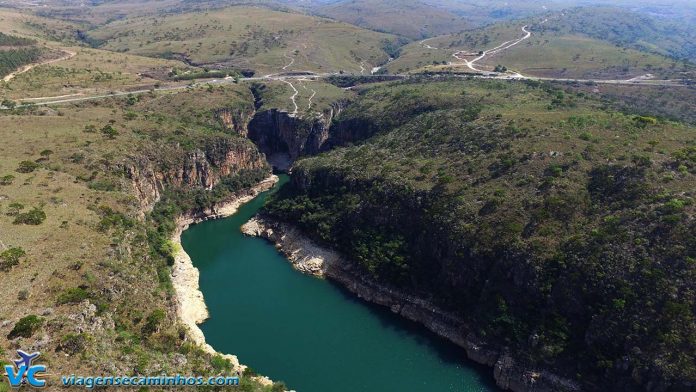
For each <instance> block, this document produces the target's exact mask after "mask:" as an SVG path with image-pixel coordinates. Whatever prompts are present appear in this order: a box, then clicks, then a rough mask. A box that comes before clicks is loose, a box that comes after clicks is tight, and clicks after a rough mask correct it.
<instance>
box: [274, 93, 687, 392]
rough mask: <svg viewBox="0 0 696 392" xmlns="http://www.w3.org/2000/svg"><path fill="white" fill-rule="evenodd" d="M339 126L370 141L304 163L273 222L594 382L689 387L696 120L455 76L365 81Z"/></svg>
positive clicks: (535, 357) (534, 358) (487, 335)
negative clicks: (691, 123)
mask: <svg viewBox="0 0 696 392" xmlns="http://www.w3.org/2000/svg"><path fill="white" fill-rule="evenodd" d="M561 96H562V97H561ZM559 97H561V98H559ZM559 101H560V102H562V103H563V104H562V105H560V104H553V102H559ZM529 113H537V114H535V115H530V114H529ZM334 127H337V128H338V129H344V128H351V127H354V128H355V127H356V128H360V129H361V130H362V131H361V132H363V134H364V135H365V136H370V135H375V136H372V137H370V138H368V139H367V140H366V141H364V142H362V143H359V144H357V145H354V146H350V147H345V148H339V149H336V150H334V151H331V152H328V153H325V154H322V155H319V156H317V157H313V158H307V159H304V160H301V161H299V162H298V163H297V164H296V166H295V168H294V170H293V175H292V181H291V183H290V185H289V186H287V187H286V188H285V189H283V190H282V191H281V192H279V193H278V194H276V195H275V196H274V197H273V198H272V200H271V202H270V204H269V205H268V206H267V207H266V209H265V211H266V213H267V214H269V215H271V216H274V217H276V218H278V219H281V220H286V221H289V222H292V223H294V224H296V225H298V226H299V227H300V228H301V229H303V230H304V231H306V232H307V233H308V234H309V235H310V236H311V237H313V238H314V239H316V240H317V241H319V242H321V243H323V244H326V245H328V246H330V247H333V248H336V249H338V250H340V251H341V252H343V253H344V254H346V255H347V256H348V257H349V258H350V259H352V260H354V261H355V262H357V263H358V264H359V265H360V266H362V268H363V270H364V271H365V273H366V274H369V275H371V276H372V277H374V278H375V279H377V280H379V281H381V282H383V283H385V284H388V285H394V286H398V287H400V288H404V289H408V290H409V291H412V292H414V293H418V294H419V295H421V296H423V297H425V298H431V299H433V300H434V301H436V302H437V303H439V304H440V305H441V306H443V307H445V308H447V309H450V310H452V311H454V312H457V313H460V314H461V315H463V316H464V317H465V318H466V319H467V320H470V321H471V326H472V331H473V332H474V333H475V334H476V335H478V336H479V337H481V338H483V339H485V340H486V341H488V342H491V343H492V344H493V345H496V346H499V347H502V346H506V347H509V348H510V349H511V350H512V351H513V352H514V353H515V355H516V356H517V357H518V358H519V359H520V360H522V361H523V362H527V363H529V364H531V366H540V367H546V368H553V369H554V370H555V371H556V372H559V373H562V374H563V375H565V376H567V377H570V378H574V379H578V380H579V381H580V382H582V383H583V384H584V385H585V387H586V389H588V390H599V389H603V388H604V390H606V388H609V389H612V390H626V391H629V390H630V391H633V390H636V389H637V388H641V387H645V386H646V385H647V384H648V383H653V384H654V383H658V384H660V385H671V386H672V387H673V388H674V390H686V388H687V387H686V386H685V385H686V384H684V383H686V382H694V380H695V379H696V367H695V366H694V352H696V323H695V319H694V306H695V298H694V292H695V289H696V287H694V282H695V281H696V280H695V279H694V278H696V223H695V221H694V210H695V208H696V206H695V205H694V197H695V196H696V194H694V189H696V187H695V186H694V185H696V177H695V173H694V166H695V165H696V161H695V160H694V154H693V151H692V150H693V149H694V145H693V140H694V134H695V133H696V130H694V129H693V128H689V127H686V126H684V125H681V124H677V123H669V122H664V121H660V120H657V119H655V118H652V117H649V116H632V115H624V114H621V113H616V112H612V111H608V110H606V109H602V104H601V103H598V102H596V101H593V100H591V99H588V98H587V97H586V96H585V95H583V94H573V93H567V92H566V93H563V92H562V91H560V90H556V89H554V88H552V87H550V86H548V85H545V84H540V83H519V84H512V85H505V84H502V83H500V82H496V81H469V82H463V81H455V80H450V81H447V82H442V83H428V84H420V83H412V82H401V83H392V84H387V85H384V86H379V87H373V88H367V89H364V90H363V91H362V92H361V93H360V97H359V98H358V100H357V102H356V103H355V104H354V105H352V106H351V107H349V108H348V109H346V110H345V111H344V112H343V113H342V114H341V115H340V116H339V118H338V119H337V120H336V122H335V124H334ZM365 130H368V131H365ZM597 385H602V386H603V387H602V388H599V387H597ZM680 386H681V387H680ZM598 388H599V389H598Z"/></svg>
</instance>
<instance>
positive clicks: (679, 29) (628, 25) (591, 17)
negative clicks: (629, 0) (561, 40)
mask: <svg viewBox="0 0 696 392" xmlns="http://www.w3.org/2000/svg"><path fill="white" fill-rule="evenodd" d="M540 29H541V30H542V31H553V32H560V33H566V34H568V33H569V34H585V35H587V36H590V37H593V38H597V39H602V40H606V41H609V42H611V43H614V44H616V45H619V46H622V47H628V48H633V49H638V50H642V51H646V52H651V53H658V54H662V55H666V56H670V57H675V58H678V59H688V60H690V61H692V62H694V61H696V29H694V28H690V27H689V26H684V25H678V24H676V23H675V22H673V21H671V20H667V19H658V18H656V17H652V16H649V15H645V14H639V13H637V12H632V11H628V10H626V9H621V8H616V7H589V8H576V9H573V10H571V11H568V12H565V13H564V17H563V18H561V19H555V20H550V21H549V23H546V24H544V25H543V26H540Z"/></svg>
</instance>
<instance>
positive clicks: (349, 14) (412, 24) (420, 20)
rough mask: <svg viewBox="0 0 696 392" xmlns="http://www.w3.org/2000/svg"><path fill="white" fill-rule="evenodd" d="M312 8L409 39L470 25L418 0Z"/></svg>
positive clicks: (359, 0) (361, 1) (366, 0)
mask: <svg viewBox="0 0 696 392" xmlns="http://www.w3.org/2000/svg"><path fill="white" fill-rule="evenodd" d="M315 11H316V12H317V13H318V14H320V15H325V16H328V17H330V18H333V19H336V20H341V21H344V22H347V23H351V24H354V25H356V26H360V27H364V28H367V29H372V30H376V31H383V32H387V33H393V34H398V35H402V36H404V37H408V38H411V39H421V38H425V37H431V36H435V35H441V34H446V33H453V32H457V31H461V30H463V29H465V28H467V27H468V26H469V23H468V22H467V21H466V20H465V19H464V18H462V17H461V16H459V15H456V14H454V13H452V12H450V11H448V10H447V9H444V8H441V7H437V6H433V5H431V4H428V3H426V2H423V1H418V0H399V1H395V2H393V1H390V2H385V1H382V2H380V1H370V0H351V1H340V2H337V3H332V4H328V5H326V6H323V7H317V8H316V9H315Z"/></svg>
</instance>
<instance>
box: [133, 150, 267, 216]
mask: <svg viewBox="0 0 696 392" xmlns="http://www.w3.org/2000/svg"><path fill="white" fill-rule="evenodd" d="M265 167H267V163H266V161H265V157H264V155H263V154H261V153H259V151H258V150H257V149H256V148H255V147H254V146H253V145H252V144H250V143H249V142H247V141H244V140H239V139H228V138H214V139H211V140H209V141H208V142H207V143H206V145H205V147H204V148H197V149H195V150H193V151H188V152H186V151H183V150H182V149H181V148H162V149H153V151H152V152H151V153H150V154H149V155H142V156H134V157H130V158H129V159H128V160H126V161H125V162H122V163H121V164H120V168H121V170H122V171H123V173H124V174H125V177H126V178H127V180H128V181H129V182H130V185H131V186H132V188H133V190H134V192H135V195H136V197H137V198H138V200H139V201H140V204H141V207H142V209H143V210H144V211H149V210H151V209H152V207H153V205H154V204H155V203H156V202H157V201H158V200H159V199H160V197H161V195H162V192H163V191H164V189H166V188H167V187H183V188H202V189H212V188H213V187H214V186H215V185H217V184H219V183H220V181H221V180H222V179H223V178H224V177H226V176H230V175H233V174H236V173H237V172H239V171H240V170H242V169H260V168H265Z"/></svg>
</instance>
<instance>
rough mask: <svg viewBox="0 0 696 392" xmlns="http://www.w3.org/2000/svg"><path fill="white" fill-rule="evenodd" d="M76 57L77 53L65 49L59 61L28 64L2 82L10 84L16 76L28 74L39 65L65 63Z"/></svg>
mask: <svg viewBox="0 0 696 392" xmlns="http://www.w3.org/2000/svg"><path fill="white" fill-rule="evenodd" d="M75 55H77V53H75V52H72V51H70V50H65V49H63V56H61V57H59V58H57V59H53V60H46V61H41V62H38V63H32V64H27V65H25V66H23V67H21V68H20V69H18V70H16V71H14V72H12V73H11V74H9V75H6V76H5V77H4V78H2V80H3V82H9V81H10V80H12V79H14V78H15V76H17V75H21V74H23V73H25V72H28V71H31V70H32V69H34V68H36V67H38V66H39V65H46V64H53V63H57V62H58V61H63V60H67V59H71V58H73V57H75Z"/></svg>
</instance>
